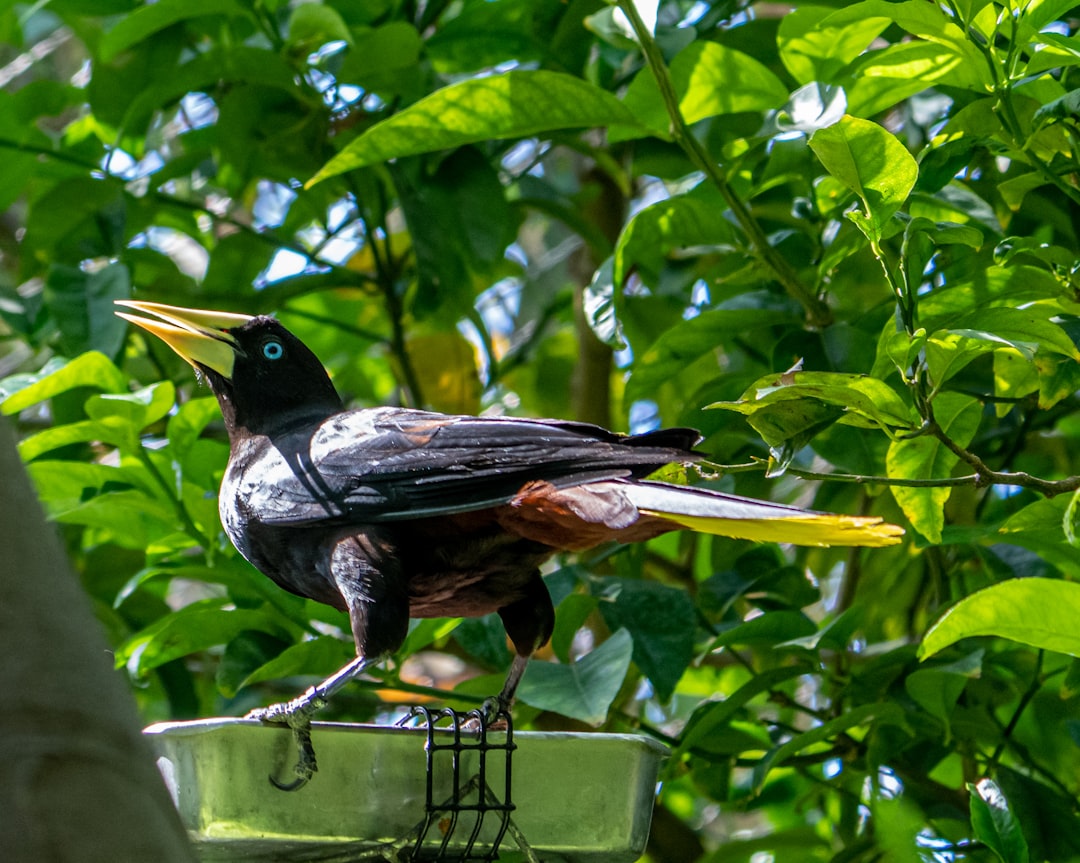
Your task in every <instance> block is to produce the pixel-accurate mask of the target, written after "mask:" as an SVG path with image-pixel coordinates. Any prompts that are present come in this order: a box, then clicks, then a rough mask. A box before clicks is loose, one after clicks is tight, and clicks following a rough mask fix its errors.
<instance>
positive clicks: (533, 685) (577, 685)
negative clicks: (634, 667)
mask: <svg viewBox="0 0 1080 863" xmlns="http://www.w3.org/2000/svg"><path fill="white" fill-rule="evenodd" d="M633 652H634V640H633V638H631V636H630V633H629V632H627V631H626V630H625V629H620V630H619V631H618V632H615V633H613V634H612V636H611V637H610V638H609V639H608V640H607V641H605V642H604V643H603V644H601V645H600V646H599V647H597V648H595V649H594V650H593V651H592V652H591V653H588V654H586V655H585V656H583V657H582V658H581V659H579V660H577V661H576V662H573V663H571V664H570V665H561V664H556V663H553V662H531V663H529V669H528V671H527V672H526V673H525V677H524V678H523V679H522V681H521V686H520V687H519V688H518V692H517V695H518V698H519V699H520V700H521V701H524V702H525V703H526V704H528V705H530V706H532V707H538V708H540V709H541V710H550V711H553V712H554V713H560V714H562V715H563V716H569V717H570V718H571V719H580V720H581V721H582V722H587V723H589V724H591V725H599V724H600V723H601V722H603V721H604V719H605V718H606V717H607V711H608V708H609V707H610V706H611V702H612V701H614V700H615V696H616V695H617V694H618V692H619V688H620V687H621V686H622V682H623V678H624V677H626V672H627V669H629V668H630V659H631V657H632V655H633Z"/></svg>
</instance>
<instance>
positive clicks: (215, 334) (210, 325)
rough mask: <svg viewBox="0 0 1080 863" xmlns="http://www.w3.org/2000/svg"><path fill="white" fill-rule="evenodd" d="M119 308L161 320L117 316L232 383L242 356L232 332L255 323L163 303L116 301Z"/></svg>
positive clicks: (121, 313) (230, 314) (197, 364)
mask: <svg viewBox="0 0 1080 863" xmlns="http://www.w3.org/2000/svg"><path fill="white" fill-rule="evenodd" d="M115 302H116V305H118V306H124V307H126V308H129V309H135V311H137V312H142V313H143V314H147V315H153V316H154V317H156V318H160V320H158V321H153V320H149V319H148V318H140V317H136V316H135V315H127V314H124V313H123V312H117V313H116V314H117V315H118V316H119V317H121V318H123V319H124V320H125V321H130V322H131V323H133V324H135V325H136V326H139V327H142V328H143V329H144V330H146V331H147V332H150V333H153V334H154V335H155V336H157V337H158V338H159V339H161V340H162V341H163V342H165V344H167V345H168V346H169V347H170V348H172V349H173V350H174V351H176V352H177V353H178V354H179V355H180V356H181V357H183V358H184V359H185V360H187V361H188V362H189V363H191V364H192V365H193V366H195V368H196V369H197V368H199V367H200V366H204V367H206V368H209V369H213V370H214V371H215V372H217V373H218V374H219V375H222V376H223V377H225V378H226V379H231V378H232V374H233V363H234V362H235V361H236V355H237V354H238V353H242V351H241V350H240V344H239V342H237V341H236V339H235V338H234V337H233V335H232V334H231V333H229V332H228V331H229V330H230V329H232V328H233V327H239V326H242V325H243V324H245V323H247V322H248V321H250V320H251V317H250V316H249V315H237V314H233V313H231V312H211V311H203V310H202V309H182V308H179V307H177V306H166V305H164V304H162V303H145V302H139V301H136V300H116V301H115Z"/></svg>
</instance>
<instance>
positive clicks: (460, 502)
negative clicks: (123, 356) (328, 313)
mask: <svg viewBox="0 0 1080 863" xmlns="http://www.w3.org/2000/svg"><path fill="white" fill-rule="evenodd" d="M118 304H119V305H122V306H126V307H128V308H131V309H134V310H135V311H137V312H141V313H143V314H144V315H150V316H152V318H156V320H154V319H151V318H148V317H138V316H135V315H130V314H124V313H121V312H117V314H118V315H120V316H121V317H123V318H125V319H126V320H128V321H130V322H132V323H134V324H137V325H138V326H140V327H142V328H143V329H144V330H147V331H149V332H151V333H153V334H154V335H156V336H158V337H160V338H161V339H162V340H164V341H165V342H166V343H167V344H168V345H169V346H170V347H171V348H172V349H173V350H175V351H176V352H177V353H178V354H179V355H180V356H181V357H183V358H184V359H185V360H187V361H188V362H189V363H191V365H192V366H194V367H195V369H196V370H197V371H198V372H199V373H201V374H202V375H203V376H204V377H205V379H206V382H207V383H208V384H209V386H210V389H211V390H212V391H213V393H214V395H215V396H216V397H217V400H218V403H219V405H220V406H221V412H222V414H223V416H224V419H225V428H226V429H227V431H228V435H229V445H230V453H229V463H228V467H227V469H226V472H225V476H224V479H223V480H222V483H221V491H220V496H219V501H218V506H219V510H220V513H221V521H222V524H223V525H224V528H225V531H226V533H227V534H228V535H229V538H230V539H231V540H232V542H233V544H234V545H235V546H236V548H237V549H238V550H239V552H240V553H241V554H242V555H243V556H244V557H245V558H247V560H249V561H250V562H251V563H252V564H253V565H254V566H255V567H256V568H257V569H259V570H260V571H262V572H263V573H264V574H266V575H267V576H269V577H270V578H271V579H272V580H273V581H274V582H276V583H277V584H278V585H280V586H281V587H283V588H285V589H286V590H289V591H291V592H293V593H296V594H299V595H300V596H304V597H310V598H311V599H315V600H318V601H320V602H324V603H327V604H328V605H332V606H334V607H335V608H339V609H341V610H343V611H346V612H348V614H349V619H350V622H351V625H352V632H353V638H354V640H355V642H356V654H357V655H356V658H355V659H354V660H353V661H351V662H350V663H348V664H347V665H345V666H344V667H343V668H341V669H340V670H339V671H338V672H336V673H335V674H334V675H332V676H331V677H329V678H327V679H326V680H325V681H323V682H322V683H320V684H319V685H317V686H314V687H312V688H311V689H309V690H307V691H306V692H305V693H304V694H303V695H301V696H300V697H298V698H296V699H294V700H293V701H290V702H287V703H285V704H280V705H274V706H272V707H270V708H267V709H265V710H262V711H256V713H255V714H254V715H257V716H258V718H260V719H262V720H264V721H267V722H280V723H285V724H288V725H290V726H291V727H293V728H294V730H295V731H297V734H298V740H299V741H300V743H301V752H302V756H301V762H300V764H298V765H297V773H298V777H299V778H298V781H297V782H296V783H294V786H298V785H299V784H302V783H303V781H306V778H307V777H309V776H310V775H311V773H312V772H313V771H314V769H315V765H314V756H313V753H312V752H311V751H310V739H309V737H308V736H307V729H308V726H309V725H310V718H311V716H312V714H313V713H314V712H315V711H316V710H318V708H319V707H321V706H322V704H323V703H324V699H326V698H327V697H329V696H330V695H331V694H332V693H333V692H335V691H336V690H337V689H339V688H340V687H341V686H342V685H344V684H345V683H346V682H348V681H349V680H350V679H351V678H353V677H355V676H356V675H357V674H359V673H361V672H362V671H363V670H364V668H365V667H367V666H368V665H369V664H371V663H373V662H376V661H378V660H380V659H381V658H384V657H386V656H387V655H389V654H391V653H393V652H394V651H395V650H397V648H398V647H400V646H401V644H402V642H403V640H404V638H405V635H406V631H407V628H408V622H409V618H410V617H443V616H447V617H470V616H479V615H483V614H488V613H490V612H498V614H499V616H500V617H501V619H502V622H503V625H504V626H505V628H506V632H507V635H508V636H509V637H510V640H511V642H512V643H513V645H514V650H515V656H514V660H513V663H512V665H511V668H510V672H509V674H508V676H507V679H506V684H505V686H504V687H503V689H502V692H500V694H499V695H498V696H497V699H496V703H495V705H493V707H494V709H507V708H508V707H509V705H510V703H511V701H512V700H513V697H514V692H515V689H516V688H517V685H518V682H519V681H520V679H521V676H522V674H523V673H524V671H525V667H526V664H527V661H528V658H529V656H530V655H531V654H532V653H533V652H534V651H535V650H537V649H538V648H539V647H541V646H543V645H544V644H545V643H546V642H547V641H548V639H549V638H550V636H551V632H552V628H553V626H554V621H555V612H554V609H553V607H552V603H551V598H550V596H549V595H548V592H547V588H546V587H545V586H544V583H543V581H542V580H541V578H540V565H541V564H542V563H543V562H544V561H545V560H546V559H547V558H548V557H550V556H551V555H552V554H554V553H555V552H557V551H581V550H584V549H588V548H592V547H593V546H596V545H599V544H600V543H604V542H609V541H613V540H614V541H617V542H639V541H642V540H646V539H649V538H651V537H654V536H658V535H660V534H662V533H666V532H668V531H672V530H682V529H689V530H695V531H701V532H704V533H711V534H718V535H720V536H728V537H735V538H739V539H749V540H757V541H765V542H786V543H794V544H797V545H818V546H828V545H853V546H886V545H893V544H895V543H897V542H899V541H900V540H899V537H900V536H901V535H902V534H903V530H902V529H901V528H900V527H897V526H896V525H892V524H888V523H884V522H883V521H882V520H881V519H880V518H877V517H862V516H847V515H833V514H827V513H817V512H811V511H808V510H803V509H798V508H796V507H791V506H784V505H781V504H775V503H768V502H763V501H756V500H751V499H748V498H743V497H736V496H734V495H728V494H722V493H720V492H715V491H709V490H706V489H699V488H693V487H688V486H677V485H671V484H668V483H663V482H653V481H649V480H646V479H645V477H646V476H648V475H649V474H650V473H652V472H654V471H656V470H657V469H658V468H661V467H663V466H664V465H667V464H670V463H672V462H683V463H688V462H693V461H696V460H698V459H699V458H700V455H699V454H697V453H695V452H694V450H693V446H694V445H695V444H696V443H697V442H698V440H699V435H698V433H697V432H696V431H694V430H692V429H685V428H673V429H662V430H659V431H654V432H647V433H645V434H638V435H621V434H616V433H613V432H609V431H607V430H606V429H603V428H600V427H598V426H594V425H588V424H585V423H576V422H564V421H559V420H536V419H519V418H512V417H471V416H447V415H445V414H439V413H430V412H427V411H420V410H410V409H406V408H372V409H365V410H345V408H344V405H343V404H342V401H341V398H340V396H339V395H338V393H337V391H336V390H335V389H334V386H333V384H332V383H331V381H330V378H329V376H328V375H327V373H326V370H325V369H324V368H323V366H322V364H321V363H320V362H319V360H318V359H317V358H316V356H315V355H314V354H313V353H312V352H311V351H310V350H309V349H308V348H307V347H306V346H305V345H304V344H303V343H302V342H301V341H300V340H299V339H298V338H296V336H294V335H293V334H292V333H290V332H289V331H288V330H287V329H285V327H283V326H282V325H281V324H280V323H278V321H277V320H275V319H274V318H272V317H267V316H257V317H251V316H248V315H240V314H230V313H225V312H214V311H202V310H197V309H183V308H177V307H173V306H166V305H162V304H160V303H149V302H136V301H118Z"/></svg>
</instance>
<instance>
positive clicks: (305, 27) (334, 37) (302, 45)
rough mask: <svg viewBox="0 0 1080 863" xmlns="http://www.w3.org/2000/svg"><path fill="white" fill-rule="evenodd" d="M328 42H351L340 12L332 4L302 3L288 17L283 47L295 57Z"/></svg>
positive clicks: (350, 35)
mask: <svg viewBox="0 0 1080 863" xmlns="http://www.w3.org/2000/svg"><path fill="white" fill-rule="evenodd" d="M328 42H349V43H351V42H352V34H351V33H350V32H349V28H348V27H347V26H346V24H345V21H344V20H343V19H342V17H341V14H340V13H339V12H338V11H337V10H336V9H334V8H333V7H332V6H324V5H322V4H320V3H303V4H301V5H299V6H296V7H295V8H294V9H293V11H292V15H291V16H290V17H289V35H288V38H287V39H286V40H285V47H286V49H287V50H288V51H289V53H290V54H292V55H293V56H296V57H306V56H307V55H308V54H311V53H312V52H314V51H318V50H319V48H321V47H322V46H323V45H325V44H327V43H328Z"/></svg>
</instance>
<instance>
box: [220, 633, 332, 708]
mask: <svg viewBox="0 0 1080 863" xmlns="http://www.w3.org/2000/svg"><path fill="white" fill-rule="evenodd" d="M287 646H288V642H286V641H284V640H282V639H281V638H278V637H277V636H274V635H271V634H270V633H268V632H259V631H258V630H255V629H251V630H245V631H244V632H241V633H240V634H239V635H237V636H236V638H234V639H233V640H232V641H230V642H229V643H228V644H227V645H225V653H224V654H223V655H222V657H221V662H220V663H219V664H218V667H217V672H216V673H215V674H214V681H215V683H217V688H218V692H220V693H221V694H222V695H224V696H225V697H226V698H233V697H234V696H235V695H236V693H237V691H239V689H240V687H241V686H242V685H243V681H244V679H245V678H246V677H247V676H248V675H249V674H250V673H251V671H252V669H254V668H259V667H261V666H263V665H265V664H266V663H267V662H268V661H269V660H271V659H272V658H273V657H275V656H278V655H279V654H280V653H281V651H282V649H283V648H285V647H287ZM343 664H344V663H343Z"/></svg>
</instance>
